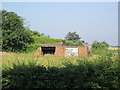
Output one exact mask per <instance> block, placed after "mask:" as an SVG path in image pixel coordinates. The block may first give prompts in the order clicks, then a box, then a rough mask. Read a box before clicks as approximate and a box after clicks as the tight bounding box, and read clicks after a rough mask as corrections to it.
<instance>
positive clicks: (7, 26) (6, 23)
mask: <svg viewBox="0 0 120 90" xmlns="http://www.w3.org/2000/svg"><path fill="white" fill-rule="evenodd" d="M0 14H1V15H2V22H1V24H2V28H1V29H2V41H1V42H0V45H1V44H2V51H7V52H26V53H30V52H34V51H35V49H36V48H37V47H39V46H38V45H36V44H43V43H46V44H48V43H51V44H53V43H57V42H58V41H62V39H53V38H50V36H49V35H48V36H46V35H45V34H43V33H39V32H37V31H32V30H30V29H29V28H26V27H25V26H24V20H23V19H22V17H20V16H18V15H17V14H16V13H14V12H7V11H5V10H2V11H0Z"/></svg>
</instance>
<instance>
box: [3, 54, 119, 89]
mask: <svg viewBox="0 0 120 90" xmlns="http://www.w3.org/2000/svg"><path fill="white" fill-rule="evenodd" d="M5 55H6V54H5ZM27 55H28V54H27ZM27 55H21V54H19V55H18V54H17V55H16V54H13V58H9V59H8V60H9V64H4V65H3V70H2V77H3V81H2V83H3V89H5V88H21V89H22V88H106V89H109V88H118V87H119V82H118V77H120V74H119V68H118V63H119V59H118V56H117V55H113V54H109V55H107V56H105V55H101V56H100V55H99V56H95V55H94V56H90V57H71V58H67V57H35V56H31V55H28V56H27ZM10 56H11V55H10ZM4 58H8V57H3V59H4ZM11 60H12V61H11ZM3 63H4V61H3Z"/></svg>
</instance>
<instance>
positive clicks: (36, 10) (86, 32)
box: [2, 2, 118, 46]
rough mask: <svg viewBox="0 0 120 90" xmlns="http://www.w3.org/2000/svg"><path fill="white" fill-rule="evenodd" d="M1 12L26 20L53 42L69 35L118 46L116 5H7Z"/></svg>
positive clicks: (25, 3)
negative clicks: (13, 14) (54, 39)
mask: <svg viewBox="0 0 120 90" xmlns="http://www.w3.org/2000/svg"><path fill="white" fill-rule="evenodd" d="M2 8H3V9H5V10H7V11H13V12H15V13H17V14H18V15H20V16H21V17H22V18H25V22H29V24H30V29H31V30H36V31H39V32H40V33H45V34H46V35H50V37H51V38H58V39H64V37H65V36H66V34H67V33H68V32H69V31H70V32H77V33H78V34H79V35H80V37H81V38H82V40H85V41H86V42H88V43H93V41H95V40H97V41H106V42H107V43H108V44H109V45H114V46H116V45H118V3H117V2H102V3H100V2H96V3H95V2H66V3H65V2H56V3H55V2H35V3H34V2H16V3H14V2H9V3H8V2H4V3H3V4H2Z"/></svg>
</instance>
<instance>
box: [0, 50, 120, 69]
mask: <svg viewBox="0 0 120 90" xmlns="http://www.w3.org/2000/svg"><path fill="white" fill-rule="evenodd" d="M115 52H116V51H113V53H115ZM0 53H1V54H2V62H1V63H0V64H2V65H7V64H11V63H18V62H25V63H28V62H30V61H35V62H37V64H39V65H44V66H56V67H62V66H64V63H72V64H77V61H79V60H88V61H96V60H98V59H99V58H101V57H103V58H111V60H117V58H118V54H116V55H111V56H110V55H109V56H105V55H102V56H100V55H98V54H95V55H91V56H89V57H56V56H46V57H45V56H34V54H33V53H29V54H21V53H8V52H0Z"/></svg>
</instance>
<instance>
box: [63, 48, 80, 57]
mask: <svg viewBox="0 0 120 90" xmlns="http://www.w3.org/2000/svg"><path fill="white" fill-rule="evenodd" d="M65 53H66V54H65V56H78V48H66V49H65Z"/></svg>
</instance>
